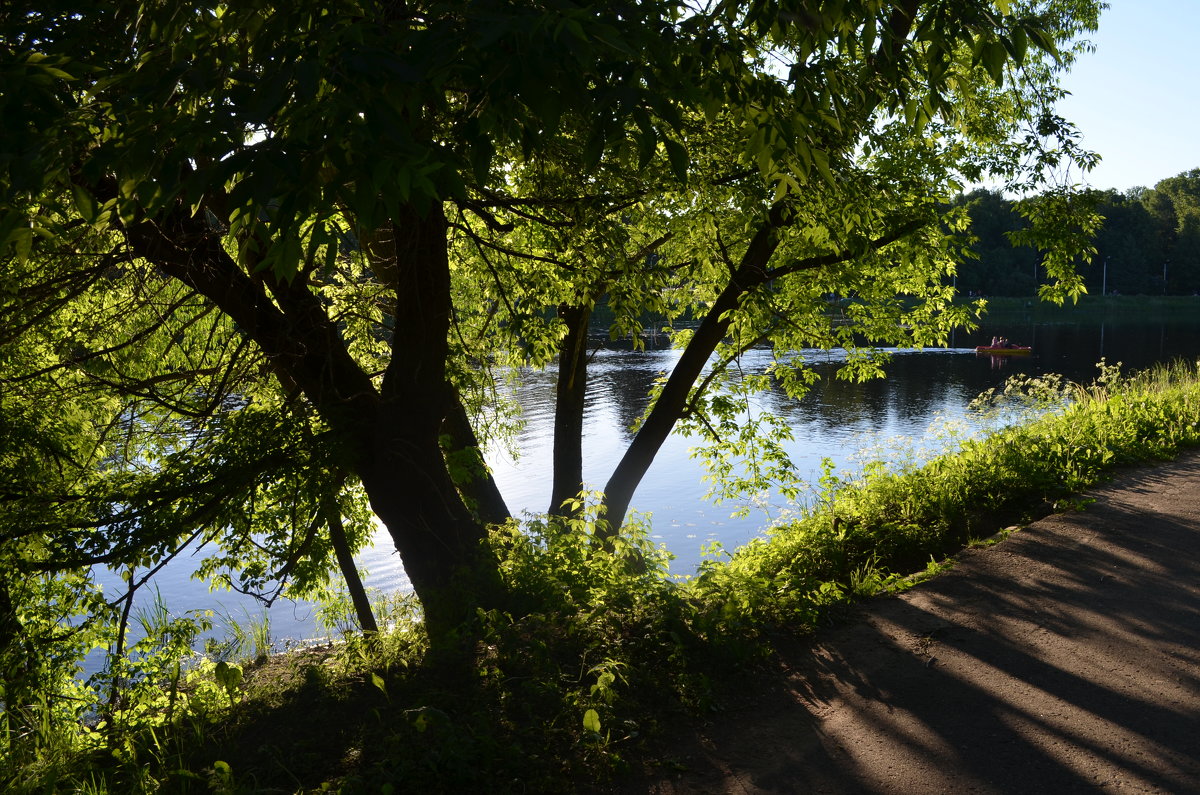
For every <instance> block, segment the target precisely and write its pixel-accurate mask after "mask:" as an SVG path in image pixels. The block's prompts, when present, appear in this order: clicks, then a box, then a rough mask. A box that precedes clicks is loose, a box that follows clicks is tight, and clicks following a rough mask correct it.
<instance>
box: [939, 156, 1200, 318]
mask: <svg viewBox="0 0 1200 795" xmlns="http://www.w3.org/2000/svg"><path fill="white" fill-rule="evenodd" d="M1079 199H1080V200H1081V201H1085V202H1088V203H1090V204H1091V206H1092V207H1094V209H1095V211H1096V213H1097V214H1099V216H1100V217H1101V218H1103V223H1102V224H1101V225H1100V227H1099V228H1098V229H1097V230H1096V233H1095V238H1094V241H1093V245H1094V247H1095V250H1096V253H1095V254H1094V256H1093V257H1092V262H1091V265H1090V266H1089V267H1086V268H1084V269H1082V275H1083V278H1084V284H1085V286H1086V287H1087V291H1088V293H1090V294H1092V295H1116V294H1121V295H1195V294H1196V293H1197V292H1200V171H1198V170H1196V169H1192V170H1191V171H1185V172H1184V173H1182V174H1179V175H1178V176H1175V177H1170V178H1168V179H1164V180H1162V181H1161V182H1159V183H1158V184H1157V185H1155V186H1154V187H1153V188H1149V189H1148V188H1142V187H1135V188H1130V189H1129V190H1127V191H1125V192H1124V193H1120V192H1117V191H1114V190H1109V191H1081V192H1080V195H1079ZM955 203H956V204H957V205H960V206H965V207H966V208H967V212H968V213H970V215H971V230H972V233H973V235H974V236H975V238H976V239H975V241H974V242H973V243H972V244H971V249H972V253H973V255H974V256H973V257H971V258H968V259H967V260H966V261H965V262H964V263H963V265H962V267H960V268H959V271H958V274H957V285H958V289H959V290H960V291H961V292H965V293H967V294H970V295H985V296H986V295H1000V296H1030V295H1033V294H1034V293H1035V292H1036V289H1037V284H1038V280H1039V278H1040V274H1041V271H1040V266H1041V257H1040V256H1039V255H1038V253H1037V252H1036V251H1035V250H1034V249H1032V248H1029V247H1027V246H1023V245H1019V244H1018V242H1017V241H1019V233H1020V230H1022V229H1024V228H1026V223H1025V220H1024V218H1023V217H1022V216H1021V214H1020V212H1019V211H1018V208H1017V206H1016V203H1015V202H1014V201H1012V200H1009V199H1005V198H1004V196H1003V195H1002V194H1001V193H999V192H996V191H986V190H977V191H974V192H972V193H969V194H967V195H965V196H962V197H959V198H958V199H957V200H956V202H955ZM1013 232H1016V233H1018V237H1017V241H1014V237H1013V235H1012V234H1011V233H1013Z"/></svg>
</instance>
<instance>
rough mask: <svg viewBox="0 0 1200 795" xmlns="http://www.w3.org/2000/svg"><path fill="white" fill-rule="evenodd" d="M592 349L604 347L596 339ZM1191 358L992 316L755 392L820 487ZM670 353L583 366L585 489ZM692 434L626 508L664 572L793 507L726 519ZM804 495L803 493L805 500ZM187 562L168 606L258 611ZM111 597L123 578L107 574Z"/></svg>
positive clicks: (762, 508)
mask: <svg viewBox="0 0 1200 795" xmlns="http://www.w3.org/2000/svg"><path fill="white" fill-rule="evenodd" d="M993 335H1002V336H1006V337H1008V338H1009V339H1011V340H1013V341H1014V342H1018V343H1021V344H1026V345H1032V346H1033V348H1034V355H1033V356H1029V357H1005V358H995V359H993V358H990V357H982V356H977V355H976V354H975V352H974V346H975V345H978V344H983V343H986V342H987V341H989V340H990V339H991V337H992V336H993ZM598 344H601V343H600V342H598ZM1198 355H1200V319H1196V318H1193V319H1189V320H1182V321H1180V320H1171V321H1170V322H1167V321H1163V320H1156V319H1154V318H1141V319H1136V320H1131V321H1125V322H1120V323H1105V324H1101V323H1094V322H1091V323H1085V322H1082V321H1081V322H1079V323H1057V324H1047V323H1036V322H1033V321H1032V320H1024V321H1023V320H1020V319H1018V320H1015V321H1006V322H994V323H992V324H989V325H986V326H984V327H982V328H980V329H979V330H978V331H976V332H973V333H971V334H966V333H959V334H958V335H957V336H956V337H955V338H954V340H953V341H952V347H950V348H948V349H927V350H924V351H893V359H892V361H891V363H890V364H889V365H888V367H887V373H888V377H887V378H886V379H884V380H878V381H871V382H867V383H859V384H855V383H849V382H845V381H839V380H836V379H833V378H831V377H829V376H831V375H832V374H833V373H834V372H835V371H836V369H837V367H838V364H839V356H838V354H837V353H836V352H832V353H831V352H822V351H811V352H806V356H807V358H808V359H809V360H810V361H811V362H812V363H813V364H814V366H815V367H816V369H817V370H818V371H819V372H820V373H821V375H822V379H821V381H820V382H819V383H818V384H817V385H816V386H815V387H814V388H813V390H812V391H811V392H810V393H809V395H807V396H806V397H805V398H804V399H803V400H801V401H799V402H796V401H790V400H788V399H786V398H785V397H784V396H782V395H780V394H771V395H767V396H765V397H764V398H763V401H762V403H761V404H760V405H762V406H765V407H768V408H769V409H770V410H772V411H774V412H776V413H778V414H779V415H781V416H783V417H785V418H786V419H787V421H788V423H789V425H790V426H791V428H792V430H793V435H794V437H795V440H794V442H792V443H790V444H789V445H788V451H789V453H790V454H791V455H792V456H793V460H794V461H795V463H796V465H797V468H798V471H799V473H800V474H801V475H802V476H805V477H808V478H810V480H811V482H815V481H816V478H817V477H818V476H819V474H820V467H821V461H822V459H824V458H827V457H828V458H830V459H832V460H833V461H834V463H835V464H836V465H837V466H838V467H839V468H842V467H846V466H849V465H851V464H852V463H853V461H854V460H855V456H856V453H858V451H860V450H863V449H864V448H878V447H880V445H882V446H883V447H891V448H896V447H899V448H900V449H903V448H904V446H905V445H904V444H903V443H899V444H897V443H895V442H894V441H889V440H894V439H895V438H896V437H907V438H917V439H920V438H922V437H925V436H926V435H927V432H928V431H929V429H930V426H931V424H933V425H934V427H935V428H936V427H940V426H942V425H944V424H945V423H946V422H955V421H964V422H966V423H967V425H968V426H969V425H970V424H971V418H970V417H969V416H968V415H967V412H966V407H967V405H968V404H969V403H970V401H971V400H972V399H973V398H974V397H975V396H977V395H978V394H979V393H980V392H983V391H984V390H986V389H988V388H990V387H993V386H997V385H999V384H1002V383H1003V382H1004V380H1005V379H1007V378H1008V377H1009V376H1011V375H1014V374H1017V373H1026V374H1030V375H1036V374H1043V373H1051V372H1054V373H1062V374H1063V375H1066V376H1067V377H1069V378H1071V379H1073V380H1078V381H1088V380H1091V378H1092V377H1093V376H1094V374H1095V364H1096V362H1097V361H1099V360H1100V359H1101V358H1102V357H1103V358H1106V359H1107V360H1108V362H1109V363H1115V362H1118V361H1119V362H1122V363H1124V365H1125V366H1126V369H1130V368H1132V369H1140V368H1144V367H1148V366H1150V365H1152V364H1153V363H1155V362H1158V361H1166V360H1170V359H1174V358H1180V357H1182V358H1187V359H1194V358H1195V357H1197V356H1198ZM677 356H678V354H677V353H676V352H675V351H671V350H646V351H637V352H635V351H631V350H619V349H617V348H615V347H602V348H600V349H598V350H597V351H596V354H595V357H594V358H593V360H592V365H591V369H590V380H589V397H588V402H587V408H586V427H587V431H586V435H585V439H584V460H585V464H584V466H585V472H584V477H585V479H586V480H587V482H588V485H589V487H593V488H601V487H602V486H603V484H604V482H605V481H606V480H607V478H608V475H609V474H610V473H611V471H612V468H613V466H614V465H615V464H616V462H617V460H618V459H619V457H620V456H621V454H622V453H623V452H624V449H625V446H626V445H627V444H628V442H629V440H630V439H631V438H632V431H631V430H630V428H631V426H632V425H633V423H634V422H635V421H636V420H637V418H638V417H639V416H640V415H641V413H642V411H643V410H644V409H645V407H646V403H647V397H646V395H647V392H648V391H649V389H650V386H651V384H652V383H653V382H654V380H655V379H656V378H658V377H659V376H660V375H661V374H662V373H665V372H668V371H669V370H670V369H671V368H672V367H673V366H674V363H675V361H676V359H677ZM768 356H769V354H768V353H767V352H766V351H751V352H750V353H748V354H747V355H746V357H745V359H744V360H743V362H742V366H743V368H745V369H747V370H755V369H758V368H761V367H763V366H765V364H766V363H767V361H768ZM554 377H555V373H554V371H553V370H551V371H549V372H545V373H535V372H531V373H528V374H526V375H525V376H524V377H523V379H522V381H521V383H520V385H519V386H518V387H516V392H515V395H514V396H515V398H516V400H517V401H518V403H519V404H520V406H521V407H522V411H523V416H524V421H525V424H524V427H523V429H522V430H521V432H520V433H519V435H518V438H517V447H518V450H519V456H518V457H517V458H516V460H514V459H513V458H512V457H510V456H508V455H507V454H505V453H504V452H501V451H492V452H490V453H489V456H488V460H489V463H490V464H491V465H492V467H493V469H494V471H495V475H496V478H497V480H498V482H499V484H500V488H501V490H502V491H503V493H504V496H505V499H506V500H507V502H508V505H509V508H510V509H511V510H512V511H514V512H516V513H517V514H518V515H520V514H522V513H524V512H529V513H539V512H542V511H545V510H546V508H547V507H548V503H549V498H550V489H549V487H550V470H549V462H550V458H551V455H550V454H551V444H552V440H551V431H552V427H553V406H554V392H553V387H554ZM695 443H696V442H695V441H694V440H689V439H686V438H678V437H672V438H671V439H669V440H668V441H667V443H666V444H665V445H664V447H663V449H662V451H661V452H660V453H659V455H658V457H657V458H656V459H655V461H654V463H653V465H652V466H651V468H650V471H649V472H648V474H647V475H646V478H645V479H644V480H643V481H642V484H641V487H640V488H639V489H638V491H637V493H636V494H635V495H634V499H633V507H634V509H636V510H638V511H641V512H643V513H648V514H650V515H651V516H652V527H653V531H652V533H653V536H654V537H655V539H656V540H657V541H659V542H661V543H664V544H666V546H667V548H668V549H670V550H671V551H672V552H673V553H674V554H675V555H676V556H677V557H676V560H675V562H674V564H673V571H675V572H677V573H687V572H690V571H692V570H694V569H695V566H696V564H697V563H698V562H699V560H700V558H701V555H700V547H701V545H702V544H704V543H706V542H708V541H709V540H713V539H715V540H719V541H720V542H721V543H722V544H723V545H724V546H725V547H726V548H727V549H732V548H734V547H736V546H737V545H739V544H742V543H744V542H746V541H747V540H748V539H750V538H752V537H754V536H755V535H756V534H758V533H760V532H762V529H763V528H764V527H765V526H766V525H768V524H769V522H770V520H771V519H772V518H774V517H778V516H779V515H780V514H781V513H782V512H785V511H787V510H789V509H790V508H792V507H793V506H790V505H788V504H787V503H786V501H784V500H782V499H781V498H779V497H778V495H767V496H766V498H765V499H760V500H759V502H758V503H755V504H754V505H753V507H752V510H751V512H750V515H749V516H747V517H745V518H731V516H730V514H731V513H732V512H733V511H734V510H736V509H737V508H738V507H740V506H739V505H736V504H731V503H726V504H724V505H720V506H715V505H713V504H712V503H711V502H709V501H707V500H706V499H705V493H706V491H707V485H706V484H704V483H703V482H702V477H703V475H704V468H703V466H702V464H701V463H700V462H699V461H697V460H693V459H692V458H691V457H690V454H689V449H690V448H691V447H693V446H694V445H695ZM802 499H803V498H802ZM360 562H361V565H362V566H363V567H364V568H365V569H366V571H367V576H366V578H365V579H366V584H367V586H368V587H371V588H377V589H380V590H385V591H391V590H396V589H406V588H407V587H408V580H407V577H406V576H405V574H404V569H403V567H402V566H401V565H400V561H399V557H398V556H397V555H396V554H395V552H394V550H393V548H392V545H391V540H390V538H389V537H388V535H387V533H386V531H384V530H382V529H381V530H380V531H379V532H378V533H377V536H376V542H375V545H374V546H373V547H372V548H371V549H368V550H366V551H364V553H363V554H362V555H361V556H360ZM193 570H194V563H193V561H189V560H186V559H185V560H181V561H180V562H179V563H178V565H173V566H172V567H169V568H168V570H165V571H164V572H162V574H160V576H159V578H158V579H159V582H158V587H159V589H160V591H161V593H162V596H163V598H164V600H165V601H166V603H167V605H168V606H170V607H171V609H172V610H173V611H176V612H182V611H185V610H191V609H214V608H215V609H217V610H219V611H221V612H224V613H228V614H231V615H233V616H234V617H235V618H238V619H245V618H246V617H247V616H250V615H259V614H260V613H261V611H262V608H261V606H260V605H259V604H258V603H256V602H255V601H253V600H251V599H249V598H247V597H240V596H239V595H237V594H228V593H224V592H222V593H216V594H214V593H210V592H209V591H208V587H207V585H206V584H205V583H201V582H197V581H195V580H192V579H190V574H191V571H193ZM105 581H106V583H108V585H109V587H110V588H112V589H113V590H114V593H115V592H116V588H117V587H119V585H118V584H119V581H118V580H116V579H115V578H111V577H106V578H105ZM270 620H271V627H272V634H273V635H274V636H275V637H276V638H285V637H291V638H304V637H315V636H316V635H317V634H319V633H320V630H318V629H317V627H316V626H315V622H314V607H313V606H312V605H309V604H306V603H295V602H291V601H287V602H280V603H277V604H276V605H275V606H274V607H272V608H271V610H270Z"/></svg>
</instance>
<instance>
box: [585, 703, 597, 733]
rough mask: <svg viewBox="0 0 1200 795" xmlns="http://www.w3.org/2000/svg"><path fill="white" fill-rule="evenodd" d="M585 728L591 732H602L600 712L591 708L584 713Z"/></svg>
mask: <svg viewBox="0 0 1200 795" xmlns="http://www.w3.org/2000/svg"><path fill="white" fill-rule="evenodd" d="M583 728H584V729H586V730H587V731H590V732H596V733H597V734H599V733H600V713H599V712H597V711H596V710H594V709H589V710H588V711H587V712H585V713H583Z"/></svg>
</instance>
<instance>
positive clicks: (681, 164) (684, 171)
mask: <svg viewBox="0 0 1200 795" xmlns="http://www.w3.org/2000/svg"><path fill="white" fill-rule="evenodd" d="M663 144H664V145H665V146H666V147H667V157H668V159H670V161H671V171H672V172H674V174H675V176H676V177H678V178H679V180H680V181H681V182H687V175H688V161H689V157H688V151H687V148H686V147H684V145H683V144H681V143H679V142H678V141H674V140H672V139H670V138H664V139H663Z"/></svg>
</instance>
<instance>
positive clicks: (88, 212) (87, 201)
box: [71, 184, 96, 224]
mask: <svg viewBox="0 0 1200 795" xmlns="http://www.w3.org/2000/svg"><path fill="white" fill-rule="evenodd" d="M71 195H72V197H74V199H75V209H76V210H78V211H79V215H80V216H81V217H82V218H83V220H85V221H87V222H88V223H89V224H90V223H91V222H92V221H94V220H95V218H96V199H95V197H94V196H92V194H91V193H89V192H88V189H87V188H85V187H83V186H82V185H75V184H72V185H71Z"/></svg>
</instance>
